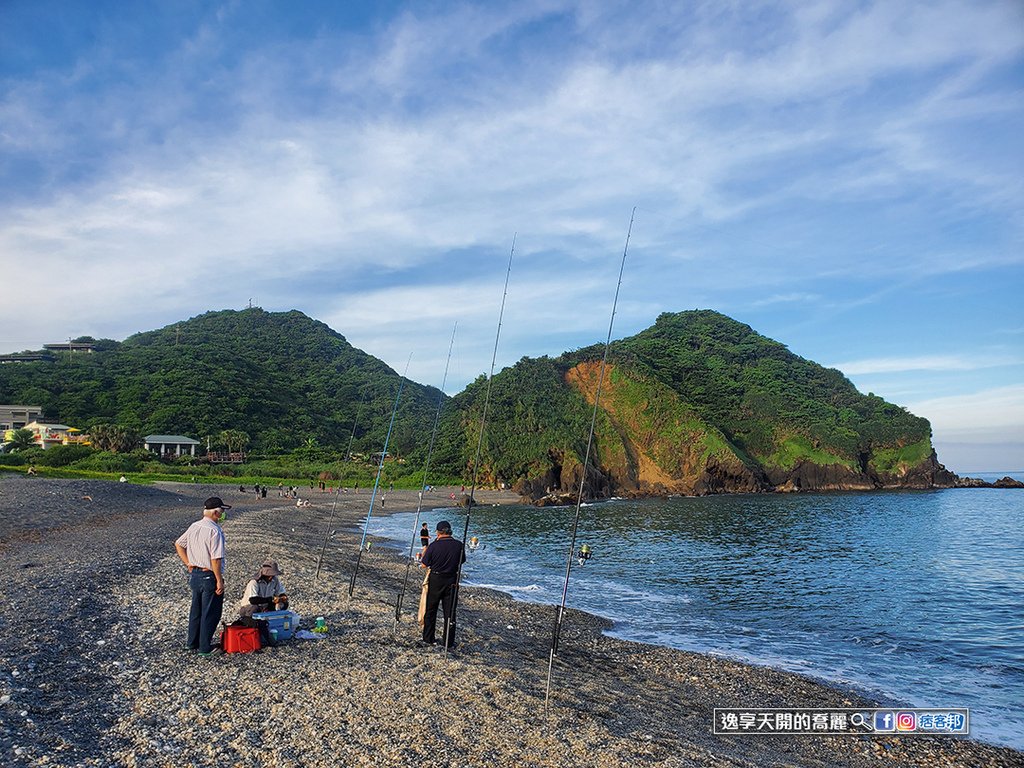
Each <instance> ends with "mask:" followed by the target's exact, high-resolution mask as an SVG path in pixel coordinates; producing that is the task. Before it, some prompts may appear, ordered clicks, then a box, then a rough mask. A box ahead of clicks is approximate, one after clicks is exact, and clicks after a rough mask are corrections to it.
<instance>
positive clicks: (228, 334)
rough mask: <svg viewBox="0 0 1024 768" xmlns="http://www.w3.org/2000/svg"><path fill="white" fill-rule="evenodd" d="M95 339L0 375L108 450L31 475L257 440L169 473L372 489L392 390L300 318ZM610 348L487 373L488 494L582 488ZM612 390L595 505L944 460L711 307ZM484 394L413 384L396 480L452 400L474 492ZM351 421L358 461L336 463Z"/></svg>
mask: <svg viewBox="0 0 1024 768" xmlns="http://www.w3.org/2000/svg"><path fill="white" fill-rule="evenodd" d="M96 346H97V351H96V352H94V353H92V354H82V353H78V354H68V353H64V354H57V355H54V356H53V359H52V360H50V361H44V362H33V363H17V364H10V365H4V366H0V402H7V403H23V404H31V405H37V404H38V405H41V406H42V408H43V411H44V414H45V416H46V417H47V418H50V419H55V420H59V421H62V422H64V423H66V424H69V425H72V426H76V427H79V428H83V429H86V430H93V431H94V432H95V435H96V437H97V438H98V440H97V445H98V446H99V447H102V448H104V449H105V450H103V451H99V452H95V453H93V454H90V455H88V456H86V455H84V454H82V451H81V449H79V448H74V447H71V446H69V447H68V448H66V449H64V450H58V451H56V452H55V453H53V452H52V450H53V449H51V451H47V452H46V453H47V456H46V458H45V459H43V458H41V457H39V456H38V454H37V456H36V458H38V459H39V463H40V464H52V466H53V467H54V468H59V467H71V468H80V469H84V470H89V471H107V472H118V471H139V472H157V471H158V470H159V467H156V466H153V465H152V457H150V456H148V455H147V454H144V453H142V452H137V451H134V450H133V449H134V448H136V447H137V438H138V436H139V435H145V434H150V433H157V434H182V435H188V436H191V437H195V438H197V439H199V440H200V441H202V442H205V441H206V440H207V439H209V440H210V441H211V445H218V444H223V445H224V446H226V447H228V448H230V449H231V450H238V449H239V448H241V447H248V448H249V450H250V459H251V460H252V459H255V460H256V462H259V461H261V460H262V463H254V462H252V461H250V462H249V463H247V464H246V466H245V467H244V468H238V467H223V468H222V467H214V468H211V469H210V470H200V469H193V468H191V467H189V466H188V464H189V462H190V460H187V459H186V460H182V461H181V462H178V465H176V466H169V467H165V471H167V472H170V473H179V474H190V473H193V472H202V473H204V474H205V473H206V472H207V471H210V472H219V473H221V474H223V475H226V476H242V475H243V474H244V475H245V476H261V475H265V476H269V477H306V478H308V477H311V476H312V475H315V474H316V473H318V472H319V471H328V470H330V471H345V472H352V473H353V478H354V477H355V476H356V475H358V476H359V477H360V478H362V479H363V481H364V482H365V479H366V477H367V475H368V473H369V472H370V470H371V469H372V464H371V463H369V462H367V461H366V459H368V458H369V455H370V454H372V453H373V452H376V451H379V450H380V448H381V446H382V445H383V440H384V435H385V433H386V431H387V426H388V421H389V419H390V415H391V408H392V405H393V403H394V398H395V394H396V392H397V390H398V387H399V385H400V382H401V377H399V376H398V374H397V373H395V372H394V371H393V370H392V369H391V368H389V367H388V366H387V365H385V364H384V363H383V362H381V361H380V360H377V359H376V358H374V357H371V356H370V355H367V354H366V353H364V352H362V351H360V350H358V349H355V348H354V347H352V346H351V345H350V344H349V343H348V342H347V341H346V340H345V338H344V337H343V336H341V335H340V334H338V333H336V332H334V331H332V330H331V329H330V328H328V327H327V326H326V325H324V324H323V323H320V322H317V321H315V320H312V319H310V318H308V317H306V316H305V315H303V314H302V313H300V312H297V311H292V312H285V313H267V312H264V311H263V310H261V309H248V310H244V311H238V312H236V311H222V312H209V313H207V314H204V315H200V316H198V317H195V318H192V319H191V320H188V321H185V322H182V323H178V324H176V325H173V326H168V327H166V328H163V329H160V330H157V331H151V332H147V333H140V334H137V335H135V336H132V337H130V338H128V339H127V340H125V341H124V342H122V343H118V342H115V341H110V340H101V341H99V342H97V343H96ZM602 353H603V348H602V347H601V346H594V347H589V348H585V349H580V350H576V351H574V352H567V353H565V354H563V355H561V356H559V357H557V358H548V357H543V358H539V359H532V358H523V359H522V360H520V361H519V362H518V363H516V364H515V365H513V366H511V367H510V368H507V369H505V370H504V371H502V372H500V373H499V374H497V375H496V376H495V379H494V382H493V387H492V392H491V396H490V402H489V404H488V413H487V429H486V430H485V432H484V443H483V446H482V449H481V461H480V471H479V480H480V482H481V483H488V484H490V483H499V482H504V483H506V484H508V485H510V486H513V487H517V488H519V489H520V490H521V491H523V492H524V493H528V494H530V495H534V496H536V495H538V494H539V493H543V492H545V491H546V490H547V489H549V488H555V489H558V488H561V489H562V490H565V489H566V488H567V487H570V486H571V485H572V484H574V483H578V480H579V478H580V477H581V476H582V468H583V461H584V455H585V451H586V439H587V433H588V430H589V427H590V420H591V406H590V405H589V403H592V402H593V396H594V394H595V392H596V386H597V373H598V371H599V365H598V362H599V361H600V359H601V355H602ZM602 386H603V387H605V389H604V391H603V392H602V409H601V412H600V413H599V415H598V419H597V433H596V434H597V440H596V444H595V449H594V450H593V451H592V454H591V457H592V458H591V462H590V468H589V469H588V470H587V471H588V477H590V478H591V479H592V485H591V490H592V492H594V493H595V494H596V493H602V492H605V491H610V490H613V489H615V488H627V489H628V488H632V490H634V491H636V492H645V490H647V491H650V490H652V489H655V488H659V487H660V488H667V489H669V490H671V491H673V492H687V493H689V492H693V493H704V492H709V493H710V492H719V491H722V490H760V489H766V488H770V487H773V486H776V485H782V484H784V483H787V482H791V481H796V482H797V485H798V486H799V487H810V486H817V487H823V486H830V487H839V486H842V485H843V484H844V483H849V482H851V478H854V480H853V484H854V485H856V484H857V482H859V480H857V479H856V478H860V479H861V480H863V482H864V483H878V482H879V478H882V481H883V482H886V483H888V482H889V478H897V481H896V482H898V481H899V480H898V479H899V478H900V477H905V476H907V475H908V473H911V472H912V471H914V470H915V468H920V467H922V466H926V465H927V466H932V465H933V464H934V459H933V454H932V449H931V440H930V437H931V435H930V427H929V424H928V422H927V421H926V420H925V419H922V418H918V417H916V416H913V415H912V414H910V413H908V412H907V411H906V410H905V409H903V408H900V407H898V406H895V405H892V404H891V403H887V402H885V401H884V400H882V399H881V398H878V397H875V396H874V395H870V394H869V395H863V394H861V393H859V392H858V391H857V390H856V389H855V388H854V387H853V385H852V384H851V383H850V382H849V381H848V380H847V379H846V378H845V377H844V376H843V375H842V374H841V373H840V372H839V371H836V370H832V369H827V368H823V367H822V366H820V365H817V364H815V363H813V362H810V361H808V360H805V359H803V358H801V357H798V356H797V355H794V354H793V353H791V352H790V351H789V350H788V349H786V347H785V346H783V345H782V344H780V343H778V342H776V341H773V340H771V339H768V338H765V337H764V336H761V335H759V334H757V333H755V332H754V331H753V330H752V329H751V328H750V327H748V326H746V325H743V324H742V323H738V322H736V321H735V320H732V319H730V318H728V317H726V316H724V315H721V314H719V313H717V312H711V311H694V312H681V313H678V314H663V315H661V316H660V317H659V318H658V319H657V321H656V323H655V324H654V325H653V326H652V327H650V328H648V329H647V330H645V331H642V332H641V333H638V334H637V335H635V336H632V337H630V338H627V339H623V340H621V341H617V342H615V343H614V344H613V345H612V349H611V354H610V357H609V366H608V368H607V370H606V379H605V382H604V384H603V385H602ZM486 389H487V386H486V381H485V379H484V378H483V377H481V378H480V379H478V380H477V381H475V382H473V383H472V384H470V385H469V386H468V387H467V388H466V390H465V391H463V392H462V393H461V394H459V395H457V396H456V397H454V398H452V399H451V400H450V401H449V400H447V398H444V397H443V396H442V395H441V393H440V392H439V391H438V390H436V389H433V388H430V387H424V386H422V385H419V384H415V383H413V382H406V383H405V385H404V390H403V394H402V399H401V405H400V408H399V412H398V418H397V420H396V423H395V429H394V433H393V435H392V441H391V445H390V448H389V452H390V453H391V454H392V455H393V456H397V457H401V458H403V459H406V461H404V462H395V463H394V465H393V466H391V467H390V468H389V475H390V477H391V478H392V479H397V480H399V482H400V483H401V484H404V482H402V481H408V482H409V483H412V482H413V481H414V478H415V475H416V473H417V472H421V470H422V462H423V458H424V456H425V453H426V448H427V446H426V443H427V439H426V438H427V436H428V435H429V434H430V426H431V424H432V422H433V419H434V414H435V411H436V407H437V404H438V401H439V399H440V400H442V401H445V402H446V405H445V408H444V411H443V415H442V420H441V423H440V430H439V433H438V440H437V446H436V452H435V456H434V464H433V467H432V468H431V473H430V478H428V482H430V481H433V482H440V481H441V480H442V478H443V479H447V480H456V479H459V478H461V479H464V480H466V481H467V482H468V481H469V480H471V479H472V475H473V472H472V469H473V466H474V462H475V454H476V450H477V439H478V435H479V433H480V423H481V418H482V414H483V409H484V400H485V397H484V395H485V392H486ZM353 423H354V424H355V435H354V442H353V449H354V451H355V452H361V453H362V454H363V457H362V462H353V463H349V464H340V463H339V462H340V460H341V459H342V458H343V457H344V454H345V451H346V449H347V448H348V445H349V439H350V435H351V430H352V425H353ZM30 450H31V449H30ZM23 452H24V448H23ZM80 454H81V455H80ZM261 457H262V458H261ZM22 458H23V459H25V458H28V457H26V456H23V457H22ZM8 463H10V462H8ZM808 466H813V467H829V468H832V469H831V470H829V471H830V472H832V475H831V478H832V479H828V478H825V477H824V476H823V475H822V474H821V473H818V474H814V473H813V472H812V473H810V474H808V472H807V471H806V468H807V467H808ZM837 473H839V474H838V475H837ZM843 473H845V474H843ZM839 475H842V476H841V477H840V476H839ZM836 477H839V479H838V480H836V479H835V478H836Z"/></svg>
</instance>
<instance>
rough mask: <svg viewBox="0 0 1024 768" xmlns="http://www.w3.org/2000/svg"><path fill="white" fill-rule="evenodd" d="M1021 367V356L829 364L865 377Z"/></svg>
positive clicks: (1023, 360)
mask: <svg viewBox="0 0 1024 768" xmlns="http://www.w3.org/2000/svg"><path fill="white" fill-rule="evenodd" d="M1022 364H1024V356H1021V355H1009V356H991V357H989V356H972V357H965V356H959V355H929V356H915V357H877V358H869V359H866V360H850V361H847V362H842V363H832V364H830V365H829V367H831V368H838V369H839V370H840V371H842V372H843V373H845V374H847V375H850V376H866V375H871V374H879V373H896V372H906V371H943V372H946V371H976V370H980V369H983V368H1000V367H1003V366H1009V365H1022Z"/></svg>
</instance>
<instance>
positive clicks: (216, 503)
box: [203, 496, 231, 509]
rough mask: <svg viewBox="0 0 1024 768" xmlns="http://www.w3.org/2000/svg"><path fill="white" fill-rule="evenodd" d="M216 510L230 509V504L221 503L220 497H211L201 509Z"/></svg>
mask: <svg viewBox="0 0 1024 768" xmlns="http://www.w3.org/2000/svg"><path fill="white" fill-rule="evenodd" d="M217 508H220V509H231V505H230V504H225V503H224V502H223V501H221V500H220V496H211V497H210V498H208V499H207V500H206V503H205V504H204V505H203V509H217Z"/></svg>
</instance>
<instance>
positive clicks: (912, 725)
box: [896, 712, 917, 732]
mask: <svg viewBox="0 0 1024 768" xmlns="http://www.w3.org/2000/svg"><path fill="white" fill-rule="evenodd" d="M896 730H897V731H904V732H906V731H916V730H917V713H915V712H897V713H896Z"/></svg>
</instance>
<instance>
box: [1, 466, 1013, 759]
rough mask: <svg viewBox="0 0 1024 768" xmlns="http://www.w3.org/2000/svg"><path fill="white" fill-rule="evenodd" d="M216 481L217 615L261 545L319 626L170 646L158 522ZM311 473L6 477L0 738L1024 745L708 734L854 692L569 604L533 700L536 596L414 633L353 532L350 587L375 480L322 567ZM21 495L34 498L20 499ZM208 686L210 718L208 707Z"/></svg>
mask: <svg viewBox="0 0 1024 768" xmlns="http://www.w3.org/2000/svg"><path fill="white" fill-rule="evenodd" d="M86 483H88V485H87V486H86V485H84V484H86ZM94 484H101V485H94ZM180 485H184V487H180ZM211 493H221V494H223V498H225V501H227V503H229V504H232V505H233V506H234V507H235V508H234V509H232V510H231V512H229V518H228V520H227V521H226V523H225V526H224V528H225V533H226V535H227V537H228V569H227V589H228V597H227V599H226V600H225V619H226V620H230V619H231V618H233V617H234V609H235V606H236V603H237V595H236V594H235V593H238V595H240V593H241V587H242V586H243V584H244V579H245V578H247V577H248V575H249V573H250V572H251V570H252V568H253V564H258V562H260V561H261V559H262V558H265V557H270V556H272V557H273V558H274V559H276V560H278V561H279V562H281V564H282V567H283V568H284V570H285V571H286V575H285V576H284V580H285V584H286V586H287V588H288V591H289V594H290V595H291V596H292V600H293V608H294V609H295V610H297V611H298V612H299V613H301V614H302V615H303V616H304V617H306V618H307V619H312V618H313V617H315V616H317V615H324V616H326V617H327V620H328V626H329V627H330V632H329V634H328V636H327V637H326V638H324V639H323V640H319V641H297V640H295V641H292V642H291V643H288V644H286V645H284V646H282V647H280V648H275V649H268V650H266V651H264V652H261V653H259V654H253V655H231V656H217V657H213V658H211V659H206V660H201V661H200V660H199V659H197V658H196V657H194V656H190V655H189V654H188V653H187V652H185V651H183V650H182V649H181V647H180V646H181V645H182V642H181V641H182V639H183V636H184V631H185V623H186V617H187V609H188V590H187V587H186V586H185V581H184V578H183V572H184V569H183V568H182V567H181V565H180V561H178V560H177V557H176V555H175V554H174V551H173V547H172V542H173V539H174V538H175V537H176V536H177V535H178V534H179V533H180V532H181V531H182V530H184V528H185V527H187V525H188V524H189V523H191V522H192V521H193V520H195V519H197V518H198V515H199V509H200V508H201V502H202V499H203V498H204V497H205V496H207V495H211ZM403 493H404V494H406V495H407V498H408V499H411V500H412V505H411V508H410V507H409V505H407V504H405V503H403V502H402V498H403ZM492 493H499V492H492ZM324 495H325V496H326V494H324ZM508 495H509V496H512V494H508ZM84 496H90V497H92V500H91V501H86V500H85V499H84V498H82V497H84ZM316 496H317V494H316V493H314V494H313V496H312V503H313V505H312V506H311V507H302V508H296V507H294V506H286V505H285V503H284V502H286V500H284V499H279V498H276V497H271V496H268V498H267V499H265V500H259V501H257V500H256V499H255V497H254V496H253V495H252V494H248V497H249V499H248V501H247V500H246V499H245V498H244V496H243V495H242V494H238V493H237V491H236V492H234V493H231V492H227V493H225V492H224V491H223V488H215V489H214V490H212V491H211V489H210V488H209V487H207V486H201V485H200V486H193V485H191V484H160V487H158V488H147V487H144V486H131V485H129V486H128V487H127V488H126V487H124V486H123V485H122V486H119V485H118V484H117V483H107V482H105V481H68V480H44V479H39V478H29V479H24V478H20V479H17V480H14V481H12V482H8V481H7V480H6V478H4V479H3V480H0V523H3V527H2V528H0V530H3V531H6V532H7V533H6V534H5V535H4V536H3V537H2V540H0V550H2V551H3V552H4V553H5V556H6V557H7V558H8V560H9V562H11V563H12V566H11V568H12V577H11V580H10V585H9V586H10V587H11V591H10V594H3V595H2V598H3V600H4V602H5V604H6V605H7V606H8V608H7V609H5V611H4V613H3V615H2V616H3V617H4V619H5V620H4V621H3V622H2V624H3V625H4V631H3V633H0V753H4V754H10V755H13V761H14V762H13V764H15V765H33V766H35V765H181V764H189V763H191V764H208V763H211V762H213V761H214V760H220V761H229V762H241V763H244V764H259V762H263V763H266V764H275V763H278V764H282V765H307V764H308V765H312V764H314V763H321V764H327V765H330V764H341V763H342V762H344V761H348V762H349V763H351V764H355V765H381V764H385V765H387V764H390V765H414V764H417V763H419V762H421V761H422V760H433V761H434V762H435V764H440V765H483V764H488V765H517V766H518V765H522V764H524V763H526V764H539V765H587V766H595V765H596V766H603V765H609V766H611V765H655V764H658V765H678V766H697V765H737V766H738V765H807V766H812V765H837V766H839V765H850V766H868V765H894V766H902V765H907V766H910V765H915V766H921V765H944V764H951V765H992V766H1001V765H1024V753H1022V752H1019V751H1015V750H1012V749H1009V748H1004V747H995V746H991V745H988V744H985V743H982V742H975V741H970V740H961V739H953V738H935V737H919V736H915V737H903V738H897V737H882V736H872V737H867V736H845V737H820V738H805V737H785V736H776V737H765V738H748V739H743V738H738V737H724V736H713V735H711V733H710V730H711V719H710V711H711V708H712V707H713V706H720V707H724V706H730V705H732V706H768V707H770V706H775V707H780V706H798V705H802V706H864V707H866V706H868V704H867V702H866V701H865V700H863V699H861V698H860V697H859V696H857V695H855V694H853V693H852V692H849V691H846V692H844V691H842V690H838V689H837V688H835V687H834V686H830V685H827V684H823V683H821V682H820V681H816V680H813V679H811V678H807V677H804V676H801V675H798V674H793V673H788V672H781V671H779V670H776V669H773V668H771V667H755V666H750V665H745V664H741V663H738V662H734V661H731V660H728V659H724V658H721V657H717V656H710V655H703V654H699V653H691V652H686V651H678V650H673V649H671V648H667V647H664V646H652V645H645V644H642V643H637V642H634V641H627V640H620V639H618V638H614V637H610V636H607V635H604V634H603V631H604V630H605V629H606V628H607V627H608V626H609V622H607V621H606V620H603V619H600V618H599V617H596V616H593V615H591V614H585V613H582V612H580V611H576V610H573V609H569V611H568V613H567V620H566V625H565V628H564V631H565V635H564V637H565V642H564V643H563V648H562V652H561V653H560V655H559V657H558V658H557V659H556V661H555V673H556V675H555V684H554V689H553V692H552V696H553V698H552V709H551V714H550V716H549V717H548V718H544V717H543V715H542V710H543V699H544V696H543V678H544V676H545V672H546V668H545V667H546V662H547V646H548V643H549V639H550V618H551V617H550V615H549V613H550V606H547V608H548V610H543V608H544V606H538V605H536V604H529V603H525V602H519V601H515V600H513V599H512V598H511V597H510V596H508V595H506V594H504V593H499V592H496V591H493V590H490V589H483V588H471V587H467V588H466V589H465V590H464V595H463V599H462V600H461V601H460V612H459V615H460V619H461V621H460V627H459V635H458V639H459V642H460V646H459V648H458V650H457V652H456V653H454V654H452V655H450V656H449V657H445V656H444V655H442V654H441V653H440V652H437V651H434V650H433V649H418V648H415V647H414V646H413V645H412V641H413V640H414V639H415V638H416V637H418V627H416V626H415V618H414V615H413V612H414V610H415V605H409V603H414V602H415V601H414V600H410V599H408V598H407V602H406V605H405V610H403V616H402V621H401V622H399V624H398V632H397V633H396V632H395V622H394V595H396V594H397V592H398V591H399V590H400V585H401V582H402V578H403V576H404V574H403V571H404V570H405V566H404V563H403V562H399V561H400V560H404V555H402V554H401V553H399V552H394V553H392V551H391V550H389V548H387V547H380V548H374V549H373V550H371V551H370V552H366V553H364V555H363V558H362V565H361V570H360V580H359V582H358V584H357V588H356V592H355V597H354V598H353V599H349V598H348V594H347V589H348V572H347V570H346V567H347V565H348V561H349V560H350V559H351V557H352V556H353V555H354V554H355V548H356V544H357V542H358V538H357V537H356V536H355V535H354V534H353V533H351V532H348V531H345V530H344V527H345V526H346V524H348V525H352V526H358V525H359V523H360V522H361V521H362V519H363V518H365V511H366V503H367V502H368V499H369V495H368V493H366V492H362V493H359V494H342V495H341V496H340V497H339V504H338V507H339V510H338V516H337V518H336V521H335V525H334V526H332V528H334V530H335V531H336V533H335V534H334V536H333V537H331V544H330V546H329V547H328V556H327V557H326V558H325V561H324V570H323V573H322V574H321V577H320V579H319V580H314V579H313V573H314V571H315V568H316V561H317V558H318V557H319V553H320V547H321V545H322V542H323V536H324V534H325V533H326V519H327V516H328V515H329V514H330V508H329V506H330V505H329V503H318V499H317V498H316ZM392 496H393V497H394V501H392ZM477 497H478V499H480V500H481V501H483V499H482V496H481V494H480V493H478V496H477ZM388 500H389V502H391V503H392V506H390V507H389V508H388V509H387V510H386V511H383V512H378V511H376V510H375V514H393V513H399V512H410V511H415V504H416V498H415V492H412V491H407V492H402V491H395V492H393V493H391V492H389V493H388ZM434 501H437V502H444V501H446V500H445V499H431V503H433V502H434ZM357 502H358V503H357ZM511 503H518V498H517V497H515V498H514V500H513V501H512V502H511ZM47 505H49V506H48V507H47ZM98 505H102V507H103V508H102V509H99V510H97V509H96V508H95V507H96V506H98ZM141 505H145V510H142V509H141ZM424 506H425V508H426V504H425V505H424ZM444 506H448V505H447V504H444ZM44 508H45V509H44ZM26 511H31V513H32V514H33V515H34V516H35V518H36V519H35V520H28V521H22V522H20V523H19V522H18V520H17V518H18V516H19V514H24V513H25V512H26ZM12 523H14V525H13V531H14V535H13V536H11V535H10V533H11V531H12ZM19 526H20V527H19ZM47 526H50V527H47ZM111 542H117V543H118V546H117V547H115V548H113V549H112V548H111V546H110V543H111ZM417 570H418V569H417ZM413 574H415V571H413ZM84 587H88V588H87V589H86V588H84ZM412 594H416V595H418V579H415V578H414V579H413V584H412V585H410V595H412ZM15 617H16V618H15ZM15 673H17V674H15ZM29 694H31V695H29ZM4 696H10V697H11V698H10V699H9V700H7V701H3V697H4ZM210 701H213V702H214V704H213V706H214V707H215V708H216V711H217V712H219V713H224V717H223V718H221V717H220V716H218V717H215V718H212V719H211V718H209V717H204V713H205V712H207V711H208V710H207V709H205V708H204V707H208V706H210V705H209V704H208V702H210ZM18 750H21V752H20V753H19V752H18Z"/></svg>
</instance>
